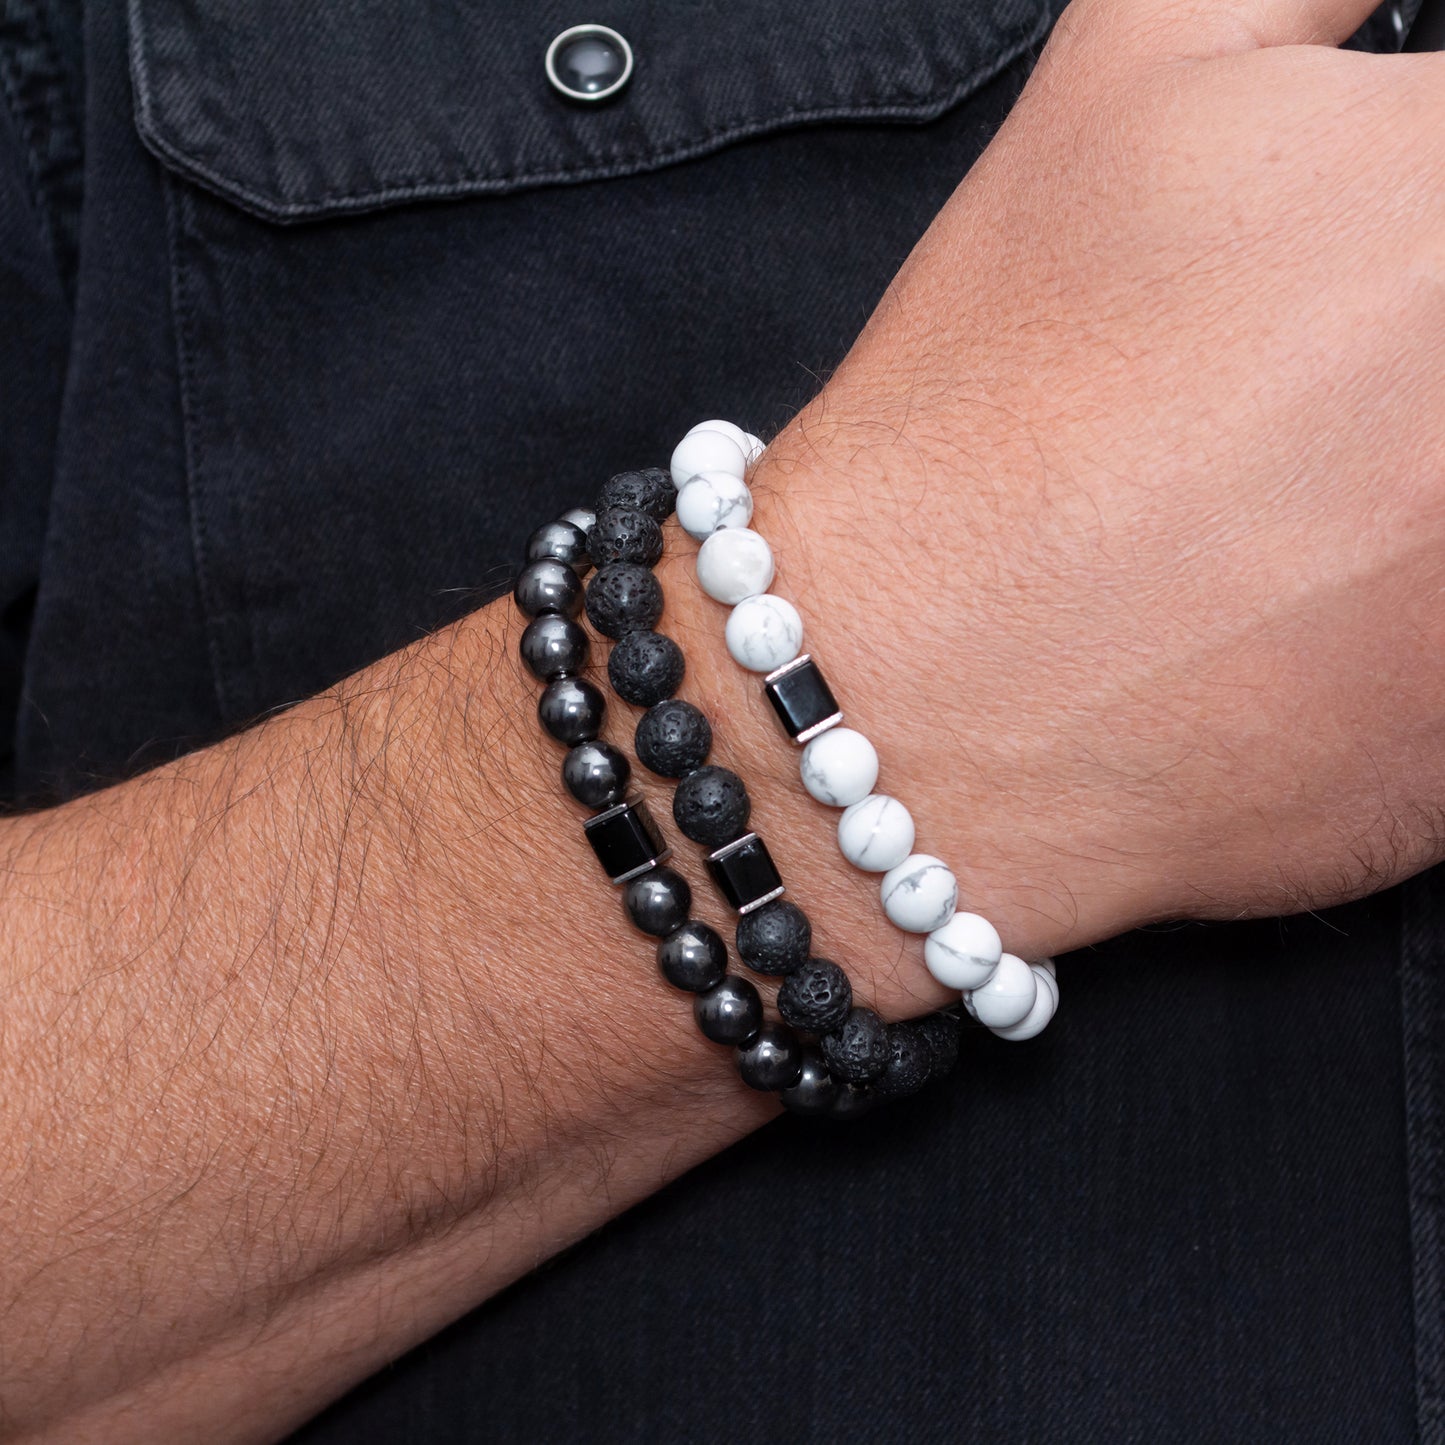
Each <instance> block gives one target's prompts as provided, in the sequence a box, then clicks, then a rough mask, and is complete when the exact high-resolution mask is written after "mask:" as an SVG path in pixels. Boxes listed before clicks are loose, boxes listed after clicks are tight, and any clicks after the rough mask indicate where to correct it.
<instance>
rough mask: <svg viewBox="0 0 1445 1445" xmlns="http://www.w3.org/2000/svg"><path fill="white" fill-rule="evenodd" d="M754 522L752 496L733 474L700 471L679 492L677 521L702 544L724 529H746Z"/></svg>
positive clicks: (742, 482)
mask: <svg viewBox="0 0 1445 1445" xmlns="http://www.w3.org/2000/svg"><path fill="white" fill-rule="evenodd" d="M752 519H753V494H752V493H751V492H750V491H749V490H748V484H747V483H746V482H745V481H743V479H742V478H741V477H735V476H733V474H732V473H731V472H698V473H697V474H696V475H695V476H692V477H689V478H688V479H687V481H685V482H684V483H683V484H682V486H681V487H679V488H678V493H677V520H678V521H679V522H680V523H682V530H683V531H684V532H686V533H687V535H688V536H689V537H692V538H694V539H696V540H697V541H699V542H701V541H702V540H703V539H704V538H706V537H710V536H712V534H713V533H714V532H716V531H718V530H719V529H720V528H722V527H746V526H747V524H748V523H749V522H751V521H752Z"/></svg>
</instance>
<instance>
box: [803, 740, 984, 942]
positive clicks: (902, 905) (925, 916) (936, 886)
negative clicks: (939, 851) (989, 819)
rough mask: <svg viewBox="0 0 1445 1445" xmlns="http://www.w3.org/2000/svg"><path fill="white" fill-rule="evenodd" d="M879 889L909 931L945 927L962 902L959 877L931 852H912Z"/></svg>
mask: <svg viewBox="0 0 1445 1445" xmlns="http://www.w3.org/2000/svg"><path fill="white" fill-rule="evenodd" d="M834 731H835V732H836V731H837V729H836V728H835V729H834ZM823 736H824V737H827V736H828V734H827V733H824V734H823ZM878 891H879V896H880V897H881V898H882V899H883V911H884V912H885V913H886V914H887V915H888V917H889V919H890V920H891V921H892V922H893V923H894V924H896V925H897V926H898V927H899V928H901V929H903V930H904V931H905V932H907V933H932V932H933V931H934V930H935V929H937V928H942V927H943V925H944V924H945V923H947V922H948V920H949V919H950V918H952V917H953V910H954V906H955V905H956V904H957V902H958V883H957V880H956V879H955V878H954V876H953V874H952V873H950V872H949V870H948V867H947V865H945V864H944V863H943V862H942V861H941V860H940V859H938V858H934V857H932V856H931V855H930V854H928V853H911V854H910V855H909V856H908V857H907V858H905V859H904V860H903V861H902V862H901V863H900V864H899V865H898V866H897V867H896V868H890V869H889V870H888V872H887V873H885V874H884V875H883V882H882V885H881V886H880V888H879V890H878Z"/></svg>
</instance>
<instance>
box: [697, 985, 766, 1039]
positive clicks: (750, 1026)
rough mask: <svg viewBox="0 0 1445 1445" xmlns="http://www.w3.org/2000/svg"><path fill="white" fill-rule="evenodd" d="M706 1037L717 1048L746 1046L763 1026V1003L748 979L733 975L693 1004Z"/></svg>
mask: <svg viewBox="0 0 1445 1445" xmlns="http://www.w3.org/2000/svg"><path fill="white" fill-rule="evenodd" d="M692 1013H693V1017H694V1018H695V1019H696V1020H697V1026H698V1028H699V1029H701V1030H702V1033H703V1037H704V1038H709V1039H711V1040H712V1041H713V1043H715V1044H745V1043H747V1042H748V1041H749V1040H750V1039H751V1038H752V1037H753V1035H754V1034H756V1033H757V1031H758V1029H759V1028H761V1027H762V1022H763V1001H762V999H761V998H759V997H758V991H757V989H755V988H754V987H753V986H752V984H750V983H749V982H748V981H747V979H745V978H739V977H738V976H737V974H735V973H730V974H728V976H727V977H726V978H724V979H723V981H722V982H721V983H717V984H714V985H713V986H712V987H711V988H710V989H708V991H707V992H706V993H700V994H698V996H697V997H696V998H695V999H693V1001H692Z"/></svg>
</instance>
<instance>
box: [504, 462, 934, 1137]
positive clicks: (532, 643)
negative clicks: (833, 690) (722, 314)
mask: <svg viewBox="0 0 1445 1445" xmlns="http://www.w3.org/2000/svg"><path fill="white" fill-rule="evenodd" d="M748 440H749V442H750V443H751V444H752V449H753V450H755V451H759V452H760V451H761V445H762V444H761V443H760V442H757V441H756V439H755V438H749V439H748ZM675 499H676V489H675V487H674V485H673V483H672V480H671V477H670V475H669V473H668V472H666V471H663V470H661V469H652V470H648V471H642V472H624V473H621V474H619V475H618V476H616V477H613V478H612V479H611V480H610V481H609V482H608V483H607V486H606V487H605V488H604V489H603V492H602V495H601V497H600V498H599V500H598V503H597V507H596V508H595V510H593V511H586V510H583V509H579V510H577V511H573V512H569V513H567V514H565V515H564V516H563V517H562V518H561V519H560V520H558V521H557V522H553V523H549V524H547V525H546V526H544V527H541V528H539V529H538V530H537V531H536V532H535V533H534V534H533V535H532V537H531V539H530V540H529V542H528V547H527V562H526V565H525V566H524V568H523V570H522V572H521V574H520V576H519V577H518V579H517V583H516V588H515V592H514V595H515V599H516V602H517V605H518V607H519V608H520V609H521V611H522V612H523V613H524V614H525V615H526V616H527V617H529V618H530V619H531V620H530V621H529V623H528V625H527V627H526V629H525V631H524V632H523V634H522V640H521V654H522V658H523V660H524V662H525V663H526V665H527V667H528V668H529V669H530V671H531V672H532V673H533V674H534V675H535V676H536V677H537V678H538V679H539V680H541V681H542V682H543V683H544V684H545V687H544V689H543V692H542V695H541V697H540V699H539V701H538V709H537V711H538V718H539V720H540V722H541V724H542V727H543V729H544V730H545V731H546V732H547V733H548V734H549V735H550V736H552V737H553V738H554V739H556V740H557V741H558V742H560V743H562V744H564V745H565V746H566V747H567V749H568V751H567V753H566V756H565V757H564V760H563V764H562V778H563V783H564V786H565V787H566V788H567V790H568V792H570V793H571V794H572V796H573V797H574V798H576V799H577V801H578V802H580V803H582V804H583V805H584V806H586V807H588V808H589V809H591V810H592V814H593V816H592V817H590V818H589V819H587V820H586V822H584V824H583V828H584V832H585V834H586V837H587V839H588V841H589V843H590V844H591V845H592V848H593V851H594V853H595V854H596V856H597V858H598V860H599V862H600V863H601V864H602V866H603V868H604V870H605V871H606V872H607V874H608V876H609V878H611V880H612V881H613V882H614V883H615V884H618V885H620V886H621V887H622V889H623V902H624V905H625V907H626V909H627V912H628V915H629V917H630V918H631V919H632V922H633V923H634V925H635V926H636V927H638V928H639V929H640V930H641V931H643V932H644V933H647V934H649V935H651V936H653V937H655V938H657V939H658V945H657V962H658V966H659V969H660V970H661V972H662V974H663V977H664V978H665V979H666V980H667V981H668V982H669V983H671V984H672V985H673V986H674V987H677V988H680V989H683V990H686V991H688V992H690V993H692V994H693V995H694V1005H693V1010H694V1016H695V1018H696V1021H697V1024H698V1027H699V1029H700V1031H701V1032H702V1033H703V1034H704V1036H705V1037H707V1038H709V1039H710V1040H712V1041H713V1042H716V1043H720V1044H726V1045H730V1046H732V1047H733V1049H734V1051H735V1058H736V1062H737V1067H738V1071H739V1073H740V1075H741V1076H742V1078H743V1080H744V1082H745V1083H747V1084H748V1085H750V1086H751V1087H753V1088H757V1089H766V1090H772V1091H774V1092H776V1093H777V1094H778V1095H779V1097H780V1098H781V1099H782V1101H783V1103H784V1104H785V1105H786V1106H787V1107H788V1108H789V1109H790V1110H792V1111H794V1112H797V1113H803V1114H826V1115H829V1116H831V1117H851V1116H855V1115H858V1114H861V1113H864V1112H866V1111H867V1110H868V1109H870V1108H871V1107H872V1106H873V1105H874V1104H875V1103H877V1102H881V1101H883V1100H885V1099H892V1098H899V1097H903V1096H905V1095H907V1094H911V1093H914V1092H916V1091H917V1090H918V1089H919V1088H921V1087H922V1086H923V1085H924V1084H926V1083H927V1082H928V1081H929V1080H930V1079H932V1078H935V1077H940V1076H942V1075H943V1074H946V1073H947V1072H949V1071H950V1070H951V1069H952V1067H953V1065H954V1063H955V1061H956V1059H957V1055H958V1027H957V1022H956V1020H954V1019H953V1018H952V1017H950V1016H949V1015H947V1014H942V1015H935V1016H933V1017H932V1018H929V1019H924V1020H918V1021H914V1022H910V1023H901V1024H891V1025H889V1024H885V1023H884V1022H883V1020H882V1019H881V1018H880V1017H879V1016H878V1015H877V1014H876V1013H875V1012H874V1011H873V1010H871V1009H867V1008H863V1007H858V1006H855V1005H854V1003H853V994H852V988H851V985H850V984H849V981H848V978H847V975H846V974H845V973H844V971H843V970H842V969H841V968H840V967H839V966H838V965H837V964H836V963H834V962H832V961H831V960H827V959H818V958H813V957H812V956H811V941H812V929H811V925H810V924H809V922H808V919H807V916H806V915H805V914H804V913H803V911H802V910H801V909H800V908H798V907H796V905H794V904H793V903H791V902H790V901H788V900H785V899H783V898H782V896H781V895H782V893H783V892H784V886H783V882H782V879H781V877H780V876H779V874H778V870H777V868H776V866H775V865H774V863H773V860H772V857H771V855H770V854H769V852H768V849H767V845H766V843H765V842H764V841H763V840H762V838H761V837H759V836H758V835H757V834H756V833H755V832H750V831H749V830H748V826H747V825H748V821H749V817H750V814H751V807H752V805H751V800H750V799H749V797H748V794H747V790H746V787H745V786H744V784H743V782H742V780H741V779H740V778H739V777H738V776H737V775H736V774H735V773H733V772H731V771H730V770H728V769H726V768H720V767H716V766H711V765H709V764H708V763H707V757H708V754H709V752H710V749H711V745H712V729H711V727H710V725H709V724H708V721H707V719H706V718H705V717H704V716H703V714H702V713H701V712H700V711H699V710H698V709H697V708H695V707H693V706H692V705H691V704H690V703H687V702H685V701H683V700H682V699H680V698H678V697H677V696H676V694H677V691H678V689H679V687H680V685H681V683H682V680H683V676H684V673H685V662H684V659H683V656H682V652H681V650H680V649H679V648H678V646H677V644H676V643H675V642H674V641H673V640H672V639H671V638H669V637H667V636H665V635H664V634H661V633H659V632H657V631H656V630H655V625H656V623H657V622H658V621H659V620H660V618H661V616H662V611H663V596H662V589H661V586H660V584H659V583H658V581H657V578H656V576H655V575H654V574H653V572H652V568H653V567H654V566H655V565H656V563H657V561H658V560H659V559H660V557H661V555H662V545H663V544H662V531H661V523H662V522H663V521H665V520H666V519H667V517H668V516H670V515H671V513H672V511H673V507H674V503H675ZM589 566H590V567H595V571H594V573H593V575H592V577H591V578H590V580H589V581H588V583H587V585H586V586H585V588H584V586H583V583H582V580H581V579H582V575H583V574H584V573H585V572H586V570H587V569H588V568H589ZM584 599H585V615H586V617H587V619H588V621H590V622H591V623H592V625H593V626H594V627H595V628H596V630H597V631H598V632H600V633H601V634H603V635H604V636H606V637H609V638H612V639H614V643H615V645H614V646H613V648H612V651H611V654H610V656H609V659H608V666H607V672H608V677H609V679H610V681H611V683H612V686H613V688H614V690H615V691H616V692H617V694H618V695H619V696H620V697H622V698H623V699H624V700H625V701H627V702H630V703H633V704H635V705H637V706H639V707H643V708H645V709H646V711H645V712H644V713H643V716H642V718H641V720H640V721H639V722H638V724H637V728H636V738H635V740H636V751H637V757H638V759H639V761H641V762H642V763H643V764H644V765H645V766H647V767H648V768H649V769H650V770H651V771H653V772H655V773H657V774H659V775H660V776H663V777H668V778H675V779H677V780H678V782H677V787H676V790H675V792H674V796H673V817H674V820H675V821H676V823H677V825H678V827H679V829H680V830H681V831H682V832H683V833H684V834H685V835H686V836H687V837H689V838H691V839H693V840H694V841H696V842H698V843H701V844H702V845H704V846H705V847H707V848H708V849H709V850H710V851H709V852H708V854H707V859H706V864H707V871H708V873H709V875H710V876H711V878H712V880H713V882H714V883H715V885H716V886H717V888H718V890H719V892H720V893H721V895H722V896H723V898H724V899H725V900H726V901H727V903H728V904H729V906H730V907H732V908H733V909H734V911H735V912H736V913H737V914H738V924H737V947H738V952H739V955H740V957H741V958H742V959H743V961H744V963H746V964H747V965H748V967H749V968H750V969H752V970H753V971H754V972H756V973H759V974H763V975H770V976H775V977H776V976H781V977H782V984H781V987H780V989H779V992H778V1001H777V1005H778V1011H779V1013H780V1015H781V1019H782V1021H781V1022H775V1021H771V1020H767V1019H765V1017H764V1007H763V1002H762V998H761V996H760V994H759V992H758V990H757V988H756V987H755V986H754V985H753V984H752V983H751V982H750V981H749V980H748V979H747V978H745V977H743V976H742V975H739V974H729V973H728V972H727V947H726V944H725V943H724V942H723V940H722V938H721V937H720V936H719V935H718V934H717V932H716V931H715V930H714V929H712V928H710V927H709V926H708V925H707V924H706V923H703V922H701V921H700V920H698V919H695V918H692V917H691V916H690V909H691V902H692V891H691V887H690V885H689V884H688V882H687V880H686V879H685V878H684V877H683V876H682V874H681V873H679V872H678V871H677V870H676V869H674V868H671V867H666V866H664V865H665V864H666V862H667V860H668V859H669V857H670V856H671V850H670V849H669V848H668V847H667V845H666V843H665V841H664V839H663V836H662V833H661V830H660V829H659V828H658V827H657V825H656V823H655V822H654V821H653V819H652V816H651V814H650V813H649V811H648V809H647V805H646V803H645V802H644V800H643V799H642V797H641V796H640V795H639V794H637V793H633V792H629V784H630V781H631V776H632V769H631V764H630V762H629V760H628V759H627V757H626V755H625V754H623V753H622V752H621V751H620V750H619V749H618V748H615V747H613V746H612V745H611V744H609V743H606V742H604V741H602V740H601V737H600V734H601V731H602V725H603V721H604V718H605V715H606V703H605V700H604V698H603V696H602V694H601V692H600V690H599V689H598V688H597V687H596V686H595V685H594V684H592V683H591V682H589V681H587V680H586V679H585V678H584V677H582V676H581V675H580V674H581V673H582V671H583V670H584V669H585V668H586V665H587V661H588V655H589V652H590V639H589V637H588V634H587V632H586V631H585V630H584V628H583V627H582V626H581V624H580V622H579V621H578V614H579V613H581V612H582V611H583V607H584ZM800 1035H803V1036H809V1035H811V1036H812V1038H811V1039H810V1038H807V1037H800ZM814 1039H815V1040H816V1042H814V1041H812V1040H814Z"/></svg>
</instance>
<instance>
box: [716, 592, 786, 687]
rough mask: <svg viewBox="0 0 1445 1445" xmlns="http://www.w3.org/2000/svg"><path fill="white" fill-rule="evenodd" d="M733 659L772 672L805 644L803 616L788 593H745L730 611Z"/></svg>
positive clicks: (729, 637) (728, 633)
mask: <svg viewBox="0 0 1445 1445" xmlns="http://www.w3.org/2000/svg"><path fill="white" fill-rule="evenodd" d="M724 636H725V638H726V640H727V645H728V651H729V652H730V653H732V655H733V661H734V662H737V663H740V664H741V665H742V666H743V667H745V668H747V670H748V671H749V672H772V671H773V670H774V669H775V668H779V667H781V666H782V665H783V664H784V663H785V662H791V661H792V660H793V659H794V658H795V657H796V656H797V655H798V653H799V652H801V651H802V648H803V619H802V618H801V617H799V616H798V609H797V608H796V607H794V606H793V604H792V603H791V602H789V601H788V600H787V599H786V598H784V597H775V596H774V595H773V594H772V593H771V592H761V593H759V594H758V595H757V596H756V597H744V598H743V600H742V601H741V602H739V603H738V605H737V606H736V607H734V608H733V610H732V611H731V612H730V613H729V614H728V622H727V628H726V629H725V631H724Z"/></svg>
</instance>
